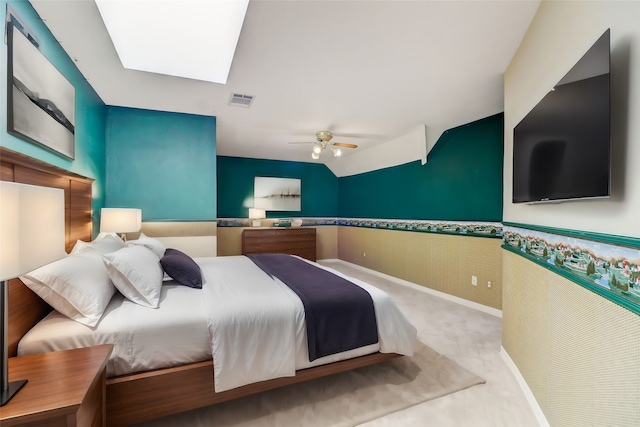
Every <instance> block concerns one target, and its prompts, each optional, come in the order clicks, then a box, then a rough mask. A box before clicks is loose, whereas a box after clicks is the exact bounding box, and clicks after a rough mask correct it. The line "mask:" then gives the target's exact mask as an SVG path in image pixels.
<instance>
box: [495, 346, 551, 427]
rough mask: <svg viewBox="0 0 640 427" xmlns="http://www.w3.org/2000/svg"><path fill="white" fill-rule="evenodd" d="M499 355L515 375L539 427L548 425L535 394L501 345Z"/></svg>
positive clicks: (547, 426)
mask: <svg viewBox="0 0 640 427" xmlns="http://www.w3.org/2000/svg"><path fill="white" fill-rule="evenodd" d="M500 357H502V360H504V362H505V363H506V365H507V367H508V368H509V370H510V371H511V373H512V374H513V376H514V377H515V379H516V381H517V382H518V385H519V386H520V389H521V390H522V392H523V394H524V396H525V398H526V399H527V402H529V406H530V407H531V410H532V411H533V413H534V414H535V416H536V419H537V420H538V424H539V425H540V427H550V426H549V422H548V421H547V418H546V417H545V416H544V413H543V412H542V408H540V405H538V401H537V400H536V398H535V396H534V395H533V393H532V392H531V389H530V388H529V385H528V384H527V382H526V381H525V380H524V377H523V376H522V374H521V373H520V370H519V369H518V367H517V366H516V364H515V363H514V362H513V360H512V359H511V357H510V356H509V353H507V350H505V349H504V347H502V346H500Z"/></svg>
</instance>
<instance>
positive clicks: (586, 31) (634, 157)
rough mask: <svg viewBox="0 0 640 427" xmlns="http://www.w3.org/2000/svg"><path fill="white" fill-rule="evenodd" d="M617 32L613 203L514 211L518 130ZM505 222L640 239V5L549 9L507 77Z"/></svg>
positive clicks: (547, 4)
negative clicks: (606, 34)
mask: <svg viewBox="0 0 640 427" xmlns="http://www.w3.org/2000/svg"><path fill="white" fill-rule="evenodd" d="M607 28H610V29H611V61H612V64H611V88H612V98H611V101H612V107H611V108H612V109H611V138H612V165H613V173H612V197H611V198H610V199H606V200H595V199H594V200H584V201H574V202H565V203H560V204H538V205H514V204H512V203H511V191H512V183H511V178H512V163H511V161H512V153H513V128H514V126H515V125H516V124H517V123H518V122H519V121H520V120H521V119H522V118H523V117H524V116H525V115H526V114H527V113H528V112H529V111H530V110H531V109H532V108H533V107H534V106H535V105H536V104H537V103H538V102H539V101H540V99H542V97H543V96H544V95H545V94H546V93H547V92H548V91H549V90H550V89H551V88H552V87H553V86H554V85H555V84H556V83H557V82H558V81H559V80H560V79H561V78H562V77H563V76H564V75H565V74H566V73H567V71H569V69H570V68H571V67H572V66H573V65H574V64H575V63H576V62H577V61H578V60H579V59H580V58H581V57H582V55H583V54H584V53H585V52H586V51H587V50H588V49H589V47H591V45H592V44H593V43H594V42H595V41H596V40H597V39H598V38H599V37H600V36H601V35H602V34H603V33H604V32H605V30H606V29H607ZM504 108H505V114H504V121H505V138H504V144H505V160H504V215H503V220H504V221H505V222H518V223H525V224H536V225H544V226H548V227H559V228H567V229H572V230H587V231H593V232H600V233H607V234H615V235H623V236H629V237H640V2H639V1H543V2H542V3H541V5H540V7H539V9H538V13H537V15H536V17H535V18H534V20H533V22H532V23H531V26H530V28H529V30H528V31H527V34H526V35H525V37H524V39H523V41H522V44H521V45H520V48H519V49H518V51H517V53H516V55H515V56H514V57H513V59H512V61H511V64H510V65H509V67H508V68H507V71H506V72H505V105H504Z"/></svg>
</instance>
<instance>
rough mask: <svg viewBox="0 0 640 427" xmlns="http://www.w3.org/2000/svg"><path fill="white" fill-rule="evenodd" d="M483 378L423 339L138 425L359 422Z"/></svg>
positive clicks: (269, 426) (322, 426)
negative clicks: (364, 361) (355, 364)
mask: <svg viewBox="0 0 640 427" xmlns="http://www.w3.org/2000/svg"><path fill="white" fill-rule="evenodd" d="M483 383H484V380H483V379H482V378H480V377H478V376H476V375H475V374H473V373H471V372H469V371H468V370H466V369H465V368H463V367H462V366H460V365H458V364H457V363H456V362H454V361H453V360H451V359H449V358H447V357H445V356H443V355H442V354H440V353H438V352H436V351H435V350H433V349H431V348H429V347H427V346H426V345H424V344H422V343H420V342H419V343H418V345H417V347H416V354H415V355H414V356H413V357H401V358H398V359H394V360H391V361H388V362H384V363H381V364H379V365H376V366H369V367H366V368H361V369H358V370H355V371H350V372H344V373H341V374H336V375H332V376H330V377H326V378H320V379H317V380H314V381H311V382H307V383H303V384H296V385H292V386H288V387H284V388H281V389H276V390H272V391H268V392H265V393H261V394H258V395H254V396H249V397H246V398H242V399H239V400H235V401H232V402H226V403H222V404H219V405H214V406H210V407H207V408H202V409H199V410H195V411H191V412H186V413H183V414H177V415H173V416H170V417H166V418H162V419H158V420H155V421H151V422H148V423H144V424H139V426H147V427H151V426H153V427H165V426H166V427H168V426H172V427H173V426H181V427H183V426H184V427H195V426H216V427H231V426H234V427H237V426H251V427H261V426H264V427H273V426H284V427H288V426H296V427H327V426H354V425H358V424H361V423H364V422H367V421H371V420H374V419H376V418H379V417H381V416H384V415H387V414H389V413H392V412H396V411H400V410H402V409H405V408H408V407H410V406H413V405H417V404H419V403H422V402H426V401H427V400H431V399H436V398H438V397H441V396H445V395H447V394H451V393H454V392H456V391H459V390H463V389H466V388H469V387H471V386H474V385H477V384H483Z"/></svg>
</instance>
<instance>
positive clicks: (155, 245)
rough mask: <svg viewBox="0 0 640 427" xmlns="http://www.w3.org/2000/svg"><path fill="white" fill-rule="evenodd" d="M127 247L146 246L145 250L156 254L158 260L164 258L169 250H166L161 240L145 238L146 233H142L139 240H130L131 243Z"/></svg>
mask: <svg viewBox="0 0 640 427" xmlns="http://www.w3.org/2000/svg"><path fill="white" fill-rule="evenodd" d="M127 245H129V246H135V245H141V246H144V247H145V248H147V249H149V250H150V251H151V252H153V253H154V254H156V256H157V257H158V259H160V258H162V257H163V256H164V251H165V250H166V249H167V248H165V246H164V244H162V242H161V241H160V240H158V239H154V238H153V237H148V236H145V235H144V233H140V237H138V240H130V241H128V242H127Z"/></svg>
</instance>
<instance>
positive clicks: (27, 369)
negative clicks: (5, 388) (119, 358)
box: [0, 345, 113, 427]
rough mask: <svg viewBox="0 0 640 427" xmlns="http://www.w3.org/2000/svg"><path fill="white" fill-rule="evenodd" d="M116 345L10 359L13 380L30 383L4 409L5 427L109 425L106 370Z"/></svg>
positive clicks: (1, 412) (1, 410) (1, 413)
mask: <svg viewBox="0 0 640 427" xmlns="http://www.w3.org/2000/svg"><path fill="white" fill-rule="evenodd" d="M112 349H113V346H112V345H100V346H96V347H87V348H79V349H75V350H66V351H54V352H50V353H41V354H33V355H29V356H21V357H12V358H10V359H9V381H17V380H20V379H27V380H28V382H27V384H26V385H25V386H24V387H23V388H22V390H20V391H19V392H18V393H17V394H16V395H15V396H14V397H13V398H12V399H11V400H10V401H9V403H7V404H6V405H5V406H2V407H0V424H1V425H2V426H3V427H9V426H19V425H28V426H29V427H31V426H48V427H57V426H74V427H75V426H77V427H85V426H91V427H98V426H104V425H106V423H105V420H106V400H105V399H106V396H105V390H106V367H107V359H108V358H109V354H111V350H112Z"/></svg>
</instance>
